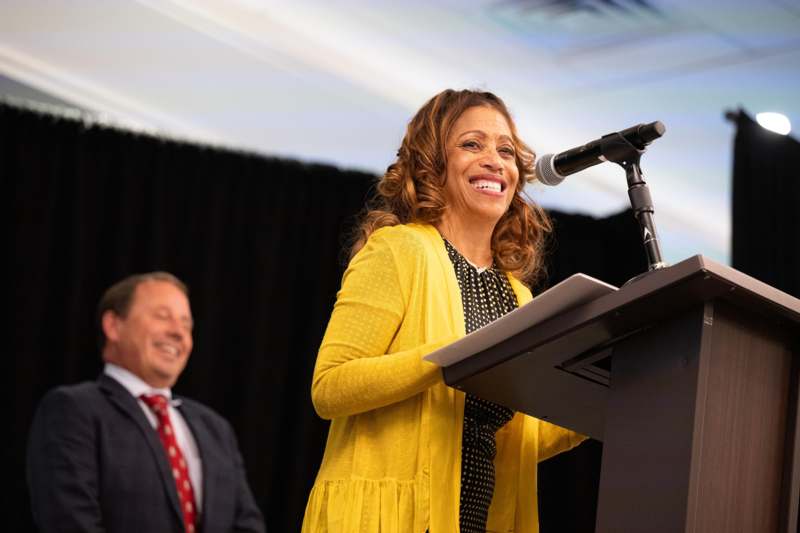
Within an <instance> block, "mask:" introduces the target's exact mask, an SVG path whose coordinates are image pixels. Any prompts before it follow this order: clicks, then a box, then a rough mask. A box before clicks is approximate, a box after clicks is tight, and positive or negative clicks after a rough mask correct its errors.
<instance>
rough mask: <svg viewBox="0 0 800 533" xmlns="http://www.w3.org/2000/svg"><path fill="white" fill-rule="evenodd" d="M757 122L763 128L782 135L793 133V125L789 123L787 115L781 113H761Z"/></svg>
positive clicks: (757, 116)
mask: <svg viewBox="0 0 800 533" xmlns="http://www.w3.org/2000/svg"><path fill="white" fill-rule="evenodd" d="M756 121H758V123H759V124H760V125H761V127H762V128H765V129H768V130H769V131H774V132H775V133H780V134H781V135H786V134H788V133H789V132H790V131H792V124H791V123H790V122H789V119H788V118H786V115H782V114H780V113H759V114H757V115H756Z"/></svg>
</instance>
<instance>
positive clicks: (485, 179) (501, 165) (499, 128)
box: [442, 106, 519, 228]
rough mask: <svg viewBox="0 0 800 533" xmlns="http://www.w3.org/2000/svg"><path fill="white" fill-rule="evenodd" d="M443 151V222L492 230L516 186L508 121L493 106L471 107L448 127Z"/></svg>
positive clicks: (516, 171)
mask: <svg viewBox="0 0 800 533" xmlns="http://www.w3.org/2000/svg"><path fill="white" fill-rule="evenodd" d="M446 147H447V168H446V181H445V185H444V197H445V200H446V202H447V211H446V212H445V214H444V216H443V217H442V222H443V223H444V224H454V223H455V224H458V225H468V226H471V225H474V224H487V225H488V224H490V225H491V227H492V228H494V226H495V225H496V224H497V221H498V220H500V217H502V216H503V214H504V213H505V212H506V210H507V209H508V206H509V204H510V203H511V200H512V199H513V198H514V195H515V194H516V189H517V183H518V182H519V169H518V168H517V158H516V150H515V146H514V142H513V137H512V133H511V129H510V127H509V124H508V121H507V120H506V118H505V117H504V116H503V114H502V113H500V112H499V111H497V110H496V109H494V108H493V107H488V106H479V107H470V108H469V109H467V110H466V111H464V113H462V114H461V116H460V117H459V118H458V120H456V122H455V123H454V124H453V128H452V130H451V131H450V134H449V136H448V138H447V141H446Z"/></svg>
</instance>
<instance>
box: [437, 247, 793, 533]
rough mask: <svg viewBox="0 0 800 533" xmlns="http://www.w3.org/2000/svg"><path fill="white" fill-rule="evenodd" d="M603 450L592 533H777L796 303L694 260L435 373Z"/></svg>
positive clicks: (785, 521)
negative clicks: (572, 432)
mask: <svg viewBox="0 0 800 533" xmlns="http://www.w3.org/2000/svg"><path fill="white" fill-rule="evenodd" d="M443 374H444V378H445V381H446V382H447V383H448V384H449V385H451V386H453V387H456V388H458V389H461V390H463V391H465V392H470V393H472V394H475V395H476V396H479V397H482V398H486V399H488V400H492V401H495V402H497V403H500V404H503V405H506V406H508V407H511V408H513V409H516V410H519V411H522V412H525V413H528V414H530V415H533V416H536V417H538V418H541V419H545V420H548V421H550V422H553V423H555V424H558V425H561V426H564V427H567V428H570V429H573V430H575V431H578V432H581V433H584V434H586V435H589V436H591V437H594V438H596V439H599V440H602V441H603V459H602V471H601V476H600V495H599V501H598V510H597V529H596V531H597V532H599V533H612V532H613V533H625V532H637V533H638V532H643V531H646V532H660V531H664V532H694V533H700V532H709V533H712V532H713V533H720V532H728V531H741V532H787V533H788V532H791V533H795V532H796V531H797V527H798V524H797V523H798V504H799V503H800V435H799V433H800V423H799V422H798V414H799V413H800V409H798V376H799V375H800V300H798V299H796V298H793V297H792V296H789V295H787V294H785V293H783V292H781V291H779V290H777V289H774V288H773V287H770V286H768V285H766V284H765V283H762V282H760V281H758V280H756V279H754V278H751V277H749V276H747V275H745V274H742V273H741V272H738V271H736V270H734V269H732V268H730V267H727V266H724V265H720V264H718V263H715V262H713V261H711V260H709V259H707V258H704V257H702V256H694V257H691V258H689V259H687V260H685V261H682V262H681V263H678V264H676V265H673V266H671V267H669V268H665V269H662V270H657V271H654V272H651V273H649V274H647V275H646V276H644V277H642V278H640V279H638V280H636V281H634V282H632V283H629V284H627V285H625V286H624V287H622V288H621V289H619V290H618V291H615V292H612V293H610V294H607V295H605V296H602V297H600V298H597V299H595V300H593V301H591V302H589V303H586V304H583V305H581V306H579V307H577V308H573V309H571V310H569V311H567V312H564V313H562V314H560V315H557V316H555V317H552V318H550V319H548V320H545V321H544V322H541V323H539V324H535V325H532V326H531V327H529V328H528V329H526V330H524V331H522V332H520V333H518V334H516V335H513V336H511V337H509V338H507V339H505V340H503V341H502V342H500V343H499V344H496V345H495V346H493V347H491V348H489V349H486V350H484V351H482V352H479V353H476V354H474V355H472V356H470V357H468V358H467V359H464V360H462V361H460V362H458V363H454V364H452V365H450V366H448V367H445V368H444V369H443Z"/></svg>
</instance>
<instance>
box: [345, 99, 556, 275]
mask: <svg viewBox="0 0 800 533" xmlns="http://www.w3.org/2000/svg"><path fill="white" fill-rule="evenodd" d="M477 106H487V107H491V108H493V109H495V110H497V111H498V112H499V113H501V114H502V115H503V116H504V117H505V119H506V120H507V121H508V125H509V128H510V130H511V134H512V140H513V142H514V147H515V149H516V164H517V169H518V170H519V180H518V181H517V191H516V194H515V195H514V198H513V200H512V201H511V205H510V206H509V208H508V210H507V211H506V213H505V214H504V215H503V216H502V217H501V218H500V220H499V221H498V222H497V225H496V226H495V228H494V232H493V234H492V244H491V245H492V255H493V257H494V261H495V263H496V264H497V265H498V266H499V267H500V268H501V269H503V270H505V271H507V272H511V273H512V274H514V275H515V276H516V277H517V278H519V279H521V280H523V281H525V282H527V283H529V284H531V283H533V282H534V281H535V280H536V279H537V278H538V277H539V276H540V275H541V274H542V273H543V271H544V270H543V260H542V255H543V248H544V242H545V238H546V237H547V235H548V234H549V233H550V232H551V231H552V223H551V221H550V218H549V217H548V215H547V213H545V211H544V210H543V209H542V208H541V207H539V206H538V205H537V204H536V203H535V202H533V201H532V200H531V199H530V198H528V197H527V195H525V193H524V186H525V183H526V182H528V181H533V180H534V179H535V178H536V175H535V171H534V161H535V159H536V155H535V154H534V152H533V150H531V148H530V147H529V146H528V145H527V144H525V143H524V142H523V141H522V140H521V139H520V138H519V135H518V133H517V128H516V125H515V124H514V121H513V120H512V119H511V114H510V113H509V112H508V108H507V107H506V105H505V103H504V102H503V101H502V100H501V99H500V98H499V97H498V96H496V95H494V94H492V93H490V92H485V91H476V90H461V91H455V90H452V89H447V90H445V91H442V92H441V93H439V94H437V95H436V96H434V97H433V98H431V99H430V100H428V102H427V103H426V104H425V105H424V106H422V108H421V109H420V110H419V111H418V112H417V114H416V115H415V116H414V118H412V119H411V122H409V124H408V128H407V130H406V134H405V137H403V142H402V144H401V145H400V150H398V152H397V160H396V161H395V162H394V163H392V164H391V165H389V167H388V168H387V169H386V173H385V174H384V175H383V177H381V178H380V179H379V180H378V183H377V185H376V188H375V189H376V190H375V194H374V196H373V198H372V199H371V200H370V202H369V203H368V205H367V207H366V209H365V213H364V215H363V217H362V220H361V223H360V225H359V226H358V227H357V229H356V230H355V235H354V237H353V244H352V247H351V248H350V257H351V258H352V256H353V255H355V254H356V253H357V252H358V251H359V250H360V249H361V248H362V247H363V246H364V244H365V243H366V241H367V239H368V238H369V236H370V235H371V234H372V232H373V231H375V230H377V229H378V228H382V227H384V226H395V225H397V224H405V223H409V222H422V223H428V224H434V225H435V224H436V223H438V222H439V221H440V220H441V218H442V215H443V214H444V211H445V209H446V208H447V205H446V203H445V199H444V194H443V191H444V184H445V180H446V177H447V176H446V168H447V160H446V157H447V156H446V154H447V149H446V145H445V143H446V142H447V139H448V137H449V135H450V131H451V129H452V128H453V125H454V124H455V122H456V121H457V120H458V118H459V117H460V116H461V115H462V113H464V111H466V110H467V109H469V108H471V107H477Z"/></svg>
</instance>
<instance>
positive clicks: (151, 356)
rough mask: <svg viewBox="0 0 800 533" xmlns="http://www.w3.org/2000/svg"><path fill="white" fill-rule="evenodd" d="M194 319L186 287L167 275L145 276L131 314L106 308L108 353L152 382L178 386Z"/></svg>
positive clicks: (108, 358) (159, 385)
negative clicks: (165, 278)
mask: <svg viewBox="0 0 800 533" xmlns="http://www.w3.org/2000/svg"><path fill="white" fill-rule="evenodd" d="M192 325H193V324H192V311H191V309H190V308H189V299H188V298H187V297H186V295H185V294H184V293H183V291H181V290H180V289H179V288H178V287H176V286H175V285H174V284H172V283H170V282H167V281H155V280H148V281H143V282H141V283H140V284H139V285H137V286H136V289H135V291H134V293H133V300H132V301H131V304H130V308H129V309H128V312H127V314H126V316H124V317H122V316H119V315H117V314H116V313H115V312H114V311H106V312H105V313H104V314H103V317H102V327H103V332H104V333H105V336H106V346H105V350H104V358H105V360H106V361H108V362H110V363H114V364H116V365H119V366H121V367H123V368H125V369H127V370H129V371H130V372H132V373H133V374H136V375H137V376H139V377H140V378H141V379H142V380H143V381H144V382H146V383H147V384H148V385H150V386H152V387H157V388H169V387H172V385H174V384H175V381H177V379H178V376H180V374H181V372H183V369H184V367H185V366H186V362H187V361H188V359H189V354H190V353H191V351H192Z"/></svg>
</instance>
